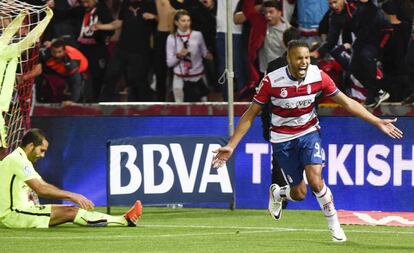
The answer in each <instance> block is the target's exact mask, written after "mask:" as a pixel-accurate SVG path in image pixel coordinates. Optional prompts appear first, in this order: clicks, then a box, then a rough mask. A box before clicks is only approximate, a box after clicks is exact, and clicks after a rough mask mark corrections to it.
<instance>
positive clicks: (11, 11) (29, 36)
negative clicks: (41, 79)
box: [0, 0, 53, 153]
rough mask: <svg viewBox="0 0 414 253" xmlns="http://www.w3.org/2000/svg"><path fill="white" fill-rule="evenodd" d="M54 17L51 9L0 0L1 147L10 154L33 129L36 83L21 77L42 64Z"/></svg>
mask: <svg viewBox="0 0 414 253" xmlns="http://www.w3.org/2000/svg"><path fill="white" fill-rule="evenodd" d="M52 16H53V12H52V11H51V10H50V9H49V8H48V7H47V6H34V5H30V4H27V3H25V2H22V1H17V0H1V1H0V111H1V115H0V137H1V138H0V148H2V149H3V151H4V150H6V151H7V152H6V153H8V152H9V151H11V150H13V149H15V148H16V147H17V146H18V145H19V144H20V141H21V138H22V136H23V134H24V133H25V130H27V129H28V128H30V113H31V108H32V101H33V84H34V80H33V79H32V80H25V81H21V80H22V78H21V77H22V76H23V75H24V74H25V73H27V72H28V71H30V70H31V69H32V68H33V66H34V65H36V64H37V63H38V56H39V45H40V41H39V38H40V36H41V35H42V33H43V31H44V30H45V29H46V27H47V25H48V23H49V21H50V20H51V18H52Z"/></svg>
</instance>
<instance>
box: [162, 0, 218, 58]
mask: <svg viewBox="0 0 414 253" xmlns="http://www.w3.org/2000/svg"><path fill="white" fill-rule="evenodd" d="M170 4H171V6H172V7H173V8H174V9H176V10H186V11H188V13H189V14H190V17H191V29H193V30H195V31H199V32H201V33H202V34H203V38H204V42H205V44H206V46H207V49H208V50H210V51H211V52H213V51H214V49H215V35H216V18H215V16H214V15H211V11H210V10H209V8H208V7H206V6H205V5H204V4H203V3H202V2H201V1H200V0H170Z"/></svg>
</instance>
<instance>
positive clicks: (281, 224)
mask: <svg viewBox="0 0 414 253" xmlns="http://www.w3.org/2000/svg"><path fill="white" fill-rule="evenodd" d="M98 210H100V211H104V210H105V209H104V208H99V209H98ZM112 210H113V212H114V213H115V214H122V213H123V212H124V211H126V208H113V209H112ZM344 230H345V232H346V234H347V236H348V241H347V242H345V243H334V242H331V238H330V233H329V231H328V230H327V226H326V221H325V218H324V217H323V216H322V213H321V212H320V211H300V210H284V211H283V216H282V219H281V220H280V221H278V222H276V221H274V220H273V219H271V218H270V216H269V215H268V214H267V211H266V210H234V211H231V210H226V209H209V208H205V209H200V208H177V209H172V208H160V207H158V208H156V207H144V212H143V218H142V220H141V222H140V223H139V226H138V227H136V228H86V227H78V226H76V225H72V224H64V225H61V226H57V227H54V228H50V229H24V230H23V229H6V228H0V253H3V252H30V253H33V252H41V253H46V252H88V253H89V252H208V253H213V252H300V253H304V252H318V253H322V252H330V253H333V252H335V253H336V252H361V253H362V252H363V253H366V252H376V253H377V252H393V253H394V252H414V228H401V227H384V226H377V227H371V226H344Z"/></svg>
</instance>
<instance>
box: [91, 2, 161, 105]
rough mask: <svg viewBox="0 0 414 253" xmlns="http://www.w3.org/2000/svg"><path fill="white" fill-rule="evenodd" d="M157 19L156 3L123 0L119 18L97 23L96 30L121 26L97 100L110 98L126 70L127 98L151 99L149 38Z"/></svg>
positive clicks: (112, 96)
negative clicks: (109, 21)
mask: <svg viewBox="0 0 414 253" xmlns="http://www.w3.org/2000/svg"><path fill="white" fill-rule="evenodd" d="M156 20H157V10H156V7H155V3H154V2H153V1H148V0H126V1H124V2H123V5H122V7H121V10H120V12H119V16H118V19H116V20H115V21H113V22H111V23H108V24H99V23H98V24H96V25H95V26H94V27H93V29H95V30H116V29H122V31H121V36H120V38H119V41H118V43H117V45H116V48H115V50H114V52H113V54H112V56H111V58H110V59H109V63H108V68H107V71H106V74H105V78H104V83H103V86H102V90H101V94H100V99H99V100H100V101H113V100H114V95H115V90H116V84H117V82H118V80H119V79H120V77H121V76H122V75H123V74H125V79H126V83H127V86H128V101H153V100H154V99H153V94H152V91H151V89H150V85H149V82H148V72H149V67H150V66H149V62H150V57H151V54H150V52H151V46H150V38H151V34H152V32H153V27H154V25H155V22H156Z"/></svg>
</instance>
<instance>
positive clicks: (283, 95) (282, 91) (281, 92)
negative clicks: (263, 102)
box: [280, 88, 288, 98]
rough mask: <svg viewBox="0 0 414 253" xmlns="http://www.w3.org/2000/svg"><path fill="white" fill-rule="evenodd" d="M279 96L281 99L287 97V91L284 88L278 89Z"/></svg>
mask: <svg viewBox="0 0 414 253" xmlns="http://www.w3.org/2000/svg"><path fill="white" fill-rule="evenodd" d="M280 96H281V97H282V98H285V97H287V96H288V92H287V89H286V88H282V89H280Z"/></svg>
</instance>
